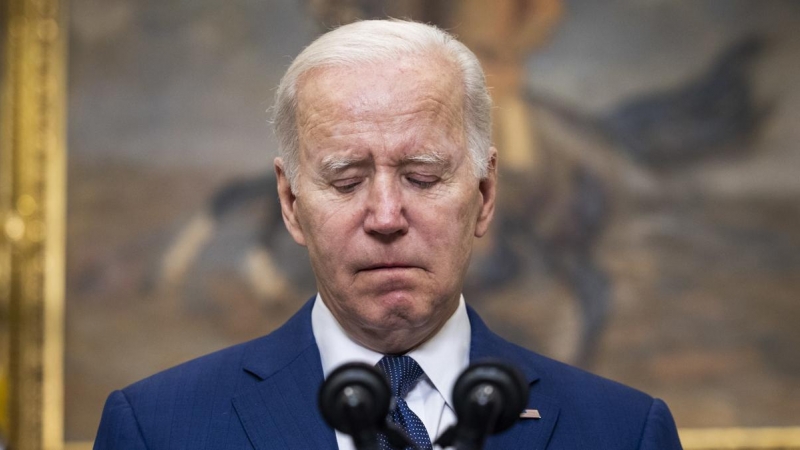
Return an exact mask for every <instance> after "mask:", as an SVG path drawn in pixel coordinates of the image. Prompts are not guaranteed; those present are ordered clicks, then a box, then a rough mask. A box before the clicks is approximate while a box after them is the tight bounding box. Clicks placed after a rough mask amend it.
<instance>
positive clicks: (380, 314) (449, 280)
mask: <svg viewBox="0 0 800 450" xmlns="http://www.w3.org/2000/svg"><path fill="white" fill-rule="evenodd" d="M463 110H464V108H463V92H462V88H461V85H460V81H459V78H458V77H457V75H455V74H454V73H453V67H452V66H451V65H450V64H448V63H446V62H445V61H444V60H443V59H441V58H439V57H436V56H434V57H430V58H409V57H406V58H401V59H399V60H397V61H392V62H391V63H386V64H378V65H365V66H363V67H361V68H325V69H318V70H315V71H311V72H310V73H307V74H306V75H305V76H304V77H303V78H302V79H301V80H300V83H299V84H298V109H297V116H296V119H297V126H298V130H299V139H300V155H299V167H298V179H297V186H296V189H295V192H294V193H292V191H291V190H290V188H289V183H288V180H287V179H286V177H285V173H284V171H283V163H282V161H281V160H280V159H276V162H275V167H276V173H277V174H278V183H279V185H278V188H279V194H280V197H281V204H282V208H283V214H284V219H285V222H286V225H287V227H288V229H289V231H290V233H291V234H292V236H293V237H294V239H295V240H296V241H297V242H298V243H299V244H301V245H305V246H307V247H308V252H309V256H310V259H311V264H312V266H313V269H314V273H315V274H316V277H317V285H318V288H319V291H320V294H321V296H322V298H323V300H324V301H325V304H326V305H327V306H328V308H329V309H330V310H331V312H332V313H333V315H334V316H335V317H336V318H337V320H338V321H339V323H341V324H342V326H343V327H344V328H345V330H346V331H347V333H348V334H349V335H350V336H351V337H352V338H354V339H355V340H357V341H359V342H361V343H362V344H363V345H365V346H367V347H370V348H372V349H374V350H377V351H380V352H383V353H400V352H405V351H407V350H409V349H411V348H413V347H416V346H417V345H419V344H420V343H422V342H424V341H425V340H427V339H428V338H429V337H430V336H431V335H433V334H434V333H435V332H437V331H438V330H439V328H440V327H441V326H442V325H443V324H444V322H446V321H447V319H448V318H449V317H450V315H452V313H453V312H454V311H455V309H456V307H457V306H458V299H459V296H460V293H461V287H462V284H463V279H464V274H465V272H466V269H467V265H468V263H469V257H470V252H471V249H472V241H473V239H474V237H476V236H477V237H480V236H482V235H483V234H484V233H485V232H486V229H487V227H488V225H489V222H490V221H491V217H492V214H493V211H494V197H495V179H496V177H495V170H494V167H495V162H494V161H495V150H494V149H493V148H492V149H491V152H492V165H491V170H490V176H489V177H488V178H487V179H485V180H479V179H477V178H476V177H475V176H474V175H473V173H472V166H471V159H470V156H469V154H468V151H467V148H466V141H465V132H464V114H463Z"/></svg>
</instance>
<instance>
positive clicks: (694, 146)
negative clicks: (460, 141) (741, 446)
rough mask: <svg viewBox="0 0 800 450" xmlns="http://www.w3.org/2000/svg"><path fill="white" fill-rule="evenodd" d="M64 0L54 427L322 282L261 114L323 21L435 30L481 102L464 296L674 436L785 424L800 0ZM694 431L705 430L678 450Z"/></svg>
mask: <svg viewBox="0 0 800 450" xmlns="http://www.w3.org/2000/svg"><path fill="white" fill-rule="evenodd" d="M487 5H488V3H487V2H480V1H477V0H476V1H461V2H456V1H444V0H443V1H440V2H424V1H411V0H407V1H399V2H388V1H367V0H349V1H347V0H332V1H322V0H270V1H254V0H232V1H228V2H217V1H211V0H196V1H192V2H163V1H156V0H142V1H138V2H130V1H126V0H73V1H71V2H69V8H70V11H69V22H70V28H69V30H70V31H69V32H70V34H69V66H68V67H69V69H68V78H67V79H68V89H67V94H68V99H69V101H68V148H69V153H68V155H69V157H68V166H67V179H68V189H67V205H68V208H67V228H66V242H67V247H66V251H67V253H66V335H65V336H66V338H65V339H66V340H65V360H64V364H65V366H64V370H65V377H64V383H65V384H64V386H65V437H66V439H67V440H68V441H90V440H92V439H93V437H94V433H95V432H96V429H97V425H98V422H99V416H100V412H101V410H102V407H103V402H104V400H105V398H106V396H107V395H108V394H109V393H110V392H111V391H113V390H115V389H119V388H122V387H124V386H126V385H128V384H130V383H132V382H134V381H136V380H139V379H141V378H143V377H145V376H147V375H150V374H153V373H155V372H158V371H160V370H163V369H166V368H168V367H170V366H173V365H175V364H178V363H180V362H183V361H186V360H188V359H191V358H194V357H197V356H200V355H203V354H206V353H209V352H212V351H214V350H217V349H221V348H223V347H226V346H229V345H232V344H235V343H238V342H243V341H245V340H248V339H252V338H255V337H257V336H261V335H263V334H266V333H268V332H270V331H271V330H273V329H275V328H276V327H277V326H279V325H280V324H281V323H282V322H283V321H284V320H286V319H287V318H288V317H289V316H290V315H291V314H292V313H293V312H295V311H296V310H297V309H298V308H299V307H300V306H301V305H302V304H303V303H304V302H306V301H307V300H308V298H310V297H311V296H312V295H314V293H315V292H316V290H315V286H314V279H313V274H312V273H311V271H310V268H309V266H308V260H307V257H306V256H305V252H304V249H302V248H301V247H299V246H297V245H296V244H294V243H293V242H292V241H291V239H290V238H289V236H288V233H287V232H286V231H285V229H284V227H283V222H282V218H281V215H280V211H279V209H278V204H277V198H276V197H277V196H276V194H275V179H274V175H273V173H272V159H273V158H274V157H275V155H276V140H275V138H274V137H273V136H272V133H271V130H270V124H269V123H268V122H269V113H268V108H269V106H270V104H271V99H272V95H273V93H274V88H275V86H276V85H277V83H278V81H279V79H280V76H281V74H282V73H283V71H284V70H285V69H286V68H287V67H288V64H289V63H290V62H291V59H292V57H293V56H294V55H296V54H297V53H298V52H299V51H300V50H301V49H302V48H303V47H304V46H305V45H307V44H308V43H309V42H310V41H311V40H313V39H314V37H315V36H317V35H318V34H319V33H320V32H322V31H324V30H326V29H328V28H330V27H333V26H336V25H338V24H341V23H347V22H349V21H352V20H357V19H365V18H374V17H412V18H415V19H417V20H423V21H426V22H430V23H435V24H438V25H439V26H441V27H443V28H445V29H448V30H450V31H452V32H453V33H454V34H456V35H458V36H459V37H460V38H461V39H462V40H463V41H464V42H465V43H466V44H468V45H469V46H470V47H471V48H472V49H473V50H474V51H475V52H476V54H477V55H478V57H479V58H480V60H481V62H482V63H483V65H484V67H485V69H486V72H487V79H488V82H489V85H490V86H491V87H492V96H493V99H494V102H495V117H494V119H495V125H494V130H493V132H494V141H495V142H496V144H497V147H498V149H499V165H500V199H499V210H498V213H497V217H496V219H495V222H494V224H493V230H492V232H491V233H490V236H488V237H486V238H484V239H482V240H481V241H479V242H478V246H477V248H476V250H475V252H474V255H473V260H472V266H471V267H470V276H469V277H468V278H469V282H468V285H467V286H466V288H465V292H464V295H465V298H466V300H467V302H468V303H470V304H471V305H472V306H473V307H475V308H476V309H477V310H478V311H479V312H480V313H481V314H482V315H483V317H484V318H485V319H486V320H487V322H489V325H490V326H491V327H493V328H494V329H496V330H499V331H500V333H501V334H502V335H503V336H504V337H506V338H507V339H509V340H512V341H514V342H517V343H519V344H521V345H524V346H526V347H529V348H532V349H534V350H537V351H539V352H541V353H543V354H546V355H549V356H551V357H553V358H556V359H560V360H564V361H567V362H570V363H573V364H576V365H579V366H581V367H584V368H586V369H588V370H591V371H593V372H596V373H599V374H601V375H603V376H606V377H609V378H612V379H615V380H619V381H621V382H623V383H626V384H629V385H632V386H634V387H637V388H639V389H642V390H645V391H647V392H649V393H651V394H653V395H655V396H658V397H661V398H663V399H665V400H666V401H667V403H668V404H669V405H670V407H671V409H672V411H673V414H674V415H675V418H676V421H677V423H678V426H679V427H681V428H682V429H690V428H709V427H714V428H718V427H766V426H772V427H790V426H796V425H798V424H800V358H797V351H796V349H797V348H800V327H798V326H797V324H798V323H799V322H800V301H798V299H800V176H798V175H797V174H798V173H800V150H798V147H797V145H796V143H797V142H798V141H800V129H798V127H797V126H796V124H797V123H798V121H800V87H798V86H797V83H796V82H795V80H797V79H800V35H798V33H796V30H797V28H798V26H800V5H798V4H796V3H795V2H791V1H780V0H770V1H756V0H724V1H723V0H701V1H689V0H686V1H679V0H615V1H604V2H596V1H592V0H567V1H563V2H562V1H554V0H547V1H545V0H539V1H498V2H492V6H487ZM697 448H699V447H697Z"/></svg>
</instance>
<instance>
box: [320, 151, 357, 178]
mask: <svg viewBox="0 0 800 450" xmlns="http://www.w3.org/2000/svg"><path fill="white" fill-rule="evenodd" d="M364 164H366V161H365V160H364V159H363V158H353V157H350V156H341V155H328V156H326V157H324V158H322V168H321V171H322V173H328V174H330V173H338V172H341V171H343V170H345V169H347V168H349V167H352V166H361V165H364Z"/></svg>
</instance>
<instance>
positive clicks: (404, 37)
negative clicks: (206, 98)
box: [272, 19, 492, 190]
mask: <svg viewBox="0 0 800 450" xmlns="http://www.w3.org/2000/svg"><path fill="white" fill-rule="evenodd" d="M435 53H438V54H440V55H442V56H444V57H445V58H446V59H447V60H449V61H450V62H452V63H453V64H454V66H455V67H457V68H458V70H459V72H460V74H459V75H460V76H461V80H462V83H463V92H464V123H465V133H466V142H467V149H468V150H469V154H470V159H471V162H472V169H473V170H472V172H473V173H474V175H475V176H476V177H477V178H479V179H483V178H486V176H487V175H488V171H489V164H490V161H489V159H490V156H489V155H490V153H489V148H490V147H491V145H492V119H491V109H492V101H491V98H490V97H489V92H488V89H487V87H486V79H485V77H484V74H483V69H481V65H480V63H479V62H478V58H477V57H476V56H475V54H473V53H472V52H471V51H470V50H469V49H468V48H467V47H466V46H465V45H464V44H462V43H461V42H459V41H457V40H456V39H455V38H454V37H453V36H451V35H450V34H448V33H447V32H445V31H442V30H441V29H439V28H436V27H434V26H431V25H425V24H422V23H417V22H411V21H404V20H396V19H391V20H364V21H360V22H355V23H351V24H348V25H344V26H341V27H339V28H337V29H335V30H333V31H330V32H328V33H325V34H323V35H322V36H320V37H319V38H317V39H316V40H315V41H314V42H312V43H311V44H310V45H309V46H308V47H306V48H305V49H304V50H303V51H302V52H301V53H300V54H299V55H298V56H297V58H295V60H294V61H293V62H292V64H291V66H289V69H288V70H287V71H286V74H285V75H284V76H283V78H282V79H281V82H280V84H279V85H278V89H277V92H276V94H275V105H274V106H273V108H272V114H273V118H272V120H273V125H274V127H275V134H276V136H277V138H278V146H279V147H278V149H279V154H280V156H281V158H282V159H283V162H284V171H285V173H286V176H287V178H288V179H289V183H290V185H291V186H292V189H293V190H294V188H295V187H296V181H297V166H298V160H299V155H298V153H299V148H298V147H299V138H298V130H297V121H296V112H297V111H296V110H297V84H298V80H299V79H300V78H301V77H302V76H303V74H305V73H306V72H308V71H310V70H312V69H316V68H321V67H353V66H356V65H364V64H369V63H378V62H383V61H391V60H393V59H396V58H398V57H400V56H423V57H429V56H430V55H431V54H435Z"/></svg>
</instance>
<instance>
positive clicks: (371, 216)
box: [364, 176, 408, 237]
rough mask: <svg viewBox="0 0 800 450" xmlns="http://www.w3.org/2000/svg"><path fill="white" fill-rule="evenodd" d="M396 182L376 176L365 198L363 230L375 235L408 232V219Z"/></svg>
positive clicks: (394, 234)
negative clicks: (365, 208) (365, 207)
mask: <svg viewBox="0 0 800 450" xmlns="http://www.w3.org/2000/svg"><path fill="white" fill-rule="evenodd" d="M400 189H401V188H400V186H399V185H398V183H396V182H394V181H393V180H391V179H390V177H380V176H379V177H376V178H375V179H374V181H373V183H372V184H371V186H370V191H369V194H368V198H367V214H366V218H365V219H364V231H366V232H367V233H369V234H372V235H376V236H384V237H389V236H402V235H404V234H406V233H407V232H408V220H407V218H406V216H405V214H406V211H405V207H404V205H403V199H402V193H401V192H400Z"/></svg>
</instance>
